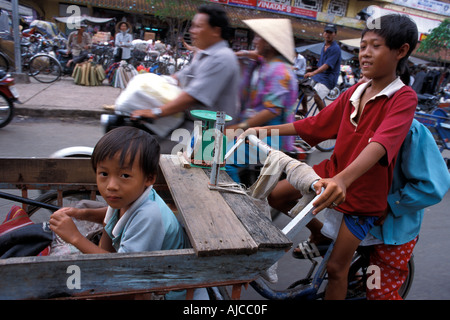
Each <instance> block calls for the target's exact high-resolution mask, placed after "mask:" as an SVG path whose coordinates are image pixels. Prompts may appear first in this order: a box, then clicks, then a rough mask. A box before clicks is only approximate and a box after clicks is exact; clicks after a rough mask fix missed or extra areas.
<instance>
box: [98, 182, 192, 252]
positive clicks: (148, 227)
mask: <svg viewBox="0 0 450 320" xmlns="http://www.w3.org/2000/svg"><path fill="white" fill-rule="evenodd" d="M105 231H106V232H107V233H108V235H109V236H110V237H111V239H112V244H113V246H114V248H115V249H116V251H117V252H143V251H156V250H171V249H184V248H187V247H188V240H187V237H186V234H185V232H184V230H183V228H182V227H181V225H180V223H179V222H178V220H177V218H176V217H175V214H174V213H173V212H172V210H170V208H169V207H168V206H167V205H166V203H165V202H164V201H163V200H162V199H161V197H160V196H159V195H158V194H157V193H156V191H155V190H154V189H153V188H151V187H149V188H147V189H146V191H145V192H144V193H143V194H142V195H141V196H140V197H139V198H138V199H137V200H136V201H135V202H134V203H133V204H132V205H131V207H130V208H129V209H128V210H127V211H126V212H125V214H124V215H123V216H122V217H120V218H119V210H117V209H112V208H111V207H108V210H107V213H106V216H105Z"/></svg>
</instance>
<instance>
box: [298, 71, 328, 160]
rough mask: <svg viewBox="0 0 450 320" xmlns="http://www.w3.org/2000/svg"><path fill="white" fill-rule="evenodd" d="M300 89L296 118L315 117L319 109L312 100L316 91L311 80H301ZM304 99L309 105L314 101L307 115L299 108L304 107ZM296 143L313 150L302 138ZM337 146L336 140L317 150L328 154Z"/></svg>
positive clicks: (317, 146) (322, 144) (323, 143)
mask: <svg viewBox="0 0 450 320" xmlns="http://www.w3.org/2000/svg"><path fill="white" fill-rule="evenodd" d="M298 88H299V93H300V94H299V97H298V104H297V107H296V109H295V112H296V115H297V116H296V117H297V118H300V119H302V118H306V117H310V116H314V115H316V114H317V113H319V108H318V106H317V104H316V103H315V102H314V99H312V97H313V96H314V93H315V90H314V88H313V87H312V84H311V79H302V80H299V86H298ZM303 99H307V102H308V103H311V101H312V104H311V105H310V106H309V108H308V110H307V112H306V113H302V112H301V111H299V108H300V107H301V106H302V101H303ZM324 104H325V105H326V103H325V101H324ZM296 143H297V144H299V145H300V147H302V148H305V146H306V147H307V148H308V147H309V149H311V146H309V145H308V144H307V143H306V142H305V141H304V140H303V139H301V137H299V138H297V141H296ZM335 144H336V139H330V140H325V141H322V142H320V143H318V144H317V145H316V148H317V150H319V151H322V152H328V151H332V150H333V149H334V145H335Z"/></svg>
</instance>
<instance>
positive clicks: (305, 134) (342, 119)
mask: <svg viewBox="0 0 450 320" xmlns="http://www.w3.org/2000/svg"><path fill="white" fill-rule="evenodd" d="M366 85H368V84H363V85H359V84H358V85H355V86H353V87H352V88H350V89H348V90H347V91H345V92H344V93H343V94H342V95H341V96H340V97H339V99H338V100H336V101H335V102H333V103H332V104H330V105H329V106H327V107H326V108H325V109H323V110H322V111H321V112H319V113H318V114H317V115H316V116H314V117H308V118H305V119H302V120H299V121H296V122H294V126H295V129H296V131H297V133H298V135H299V136H300V137H302V138H303V139H304V140H305V141H306V142H308V143H309V144H310V145H316V144H317V143H319V142H321V141H323V140H327V139H336V145H335V148H334V152H333V154H332V155H331V157H330V159H329V160H328V159H327V160H324V161H322V162H321V163H319V164H317V165H315V166H314V170H315V171H316V173H317V174H318V175H319V176H321V177H322V178H331V177H333V176H335V175H336V174H337V173H339V172H341V171H342V170H344V169H345V168H346V167H347V166H348V165H349V164H350V163H351V162H352V161H353V160H355V159H356V158H357V157H358V155H359V154H360V153H361V151H362V150H363V149H364V148H365V147H366V146H367V145H368V144H369V143H370V142H378V143H380V144H381V145H382V146H383V147H384V148H385V150H386V155H385V156H384V157H383V158H382V159H381V160H380V161H378V162H377V163H376V164H375V165H374V166H373V167H372V168H370V169H369V170H368V171H367V172H366V173H365V174H363V175H362V176H361V177H359V178H358V179H356V180H355V181H354V182H353V183H352V185H351V186H350V187H349V188H348V189H347V194H346V199H345V202H343V203H342V204H341V205H339V206H338V207H337V208H336V209H337V210H339V211H341V212H343V213H344V214H352V215H367V216H380V215H382V214H383V213H384V212H385V210H386V208H387V195H388V192H389V189H390V186H391V182H392V172H393V169H394V165H395V159H396V157H397V154H398V151H399V149H400V146H401V145H402V143H403V140H404V139H405V137H406V135H407V133H408V130H409V128H410V126H411V122H412V120H413V118H414V111H415V109H416V105H417V95H416V93H415V92H414V91H413V90H412V89H411V88H410V87H407V86H405V85H403V83H402V82H401V81H400V79H397V80H395V81H394V82H392V83H391V84H390V85H389V86H388V87H386V88H385V89H384V90H383V91H382V92H380V93H379V94H378V95H377V96H375V97H374V98H372V99H371V100H369V101H368V102H367V103H366V105H365V106H364V109H363V111H362V113H361V116H360V119H359V122H358V124H356V123H355V122H354V121H353V119H352V115H353V117H354V115H356V108H359V98H360V97H361V95H362V93H363V91H364V88H365V86H366ZM351 100H353V101H354V102H353V103H352V101H351Z"/></svg>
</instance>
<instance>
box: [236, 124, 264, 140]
mask: <svg viewBox="0 0 450 320" xmlns="http://www.w3.org/2000/svg"><path fill="white" fill-rule="evenodd" d="M261 128H262V127H253V128H248V129H247V130H245V131H244V132H243V133H242V134H241V135H240V136H239V137H237V140H239V139H245V138H246V137H247V136H249V135H251V134H253V135H255V136H257V137H258V133H259V130H260V129H261Z"/></svg>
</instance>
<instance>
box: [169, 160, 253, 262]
mask: <svg viewBox="0 0 450 320" xmlns="http://www.w3.org/2000/svg"><path fill="white" fill-rule="evenodd" d="M160 167H161V170H162V172H163V174H164V177H165V179H166V181H167V184H168V186H169V189H170V191H171V194H172V198H173V199H174V201H175V204H176V206H177V208H178V211H179V213H180V216H182V219H183V222H184V224H185V227H186V231H187V233H188V235H189V238H190V240H191V243H192V246H193V248H194V249H195V250H196V253H197V254H198V255H199V256H207V255H220V254H242V253H246V254H250V253H254V252H255V251H256V250H257V247H258V246H257V244H256V243H255V241H254V240H253V238H252V237H251V235H250V234H249V233H248V232H247V230H246V229H245V227H244V226H243V225H242V223H241V222H240V221H239V219H238V218H237V217H236V215H235V214H234V212H233V210H231V208H230V207H229V206H228V204H227V203H226V201H225V200H224V199H223V197H222V195H221V194H220V193H218V192H217V191H212V190H210V189H209V188H208V183H209V177H208V176H207V175H206V174H205V173H204V172H203V170H202V169H200V168H190V169H186V168H182V166H181V164H180V162H179V159H178V157H177V156H172V155H162V156H161V160H160Z"/></svg>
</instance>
